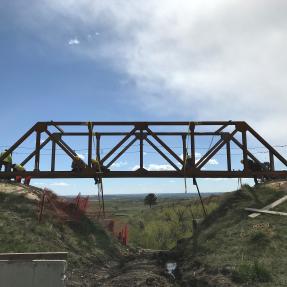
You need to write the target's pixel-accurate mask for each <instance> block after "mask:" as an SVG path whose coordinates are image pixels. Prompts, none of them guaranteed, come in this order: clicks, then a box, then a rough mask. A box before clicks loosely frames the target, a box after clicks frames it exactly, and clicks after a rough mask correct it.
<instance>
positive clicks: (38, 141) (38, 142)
mask: <svg viewBox="0 0 287 287" xmlns="http://www.w3.org/2000/svg"><path fill="white" fill-rule="evenodd" d="M40 145H41V131H39V130H38V129H37V131H36V149H35V150H36V154H35V165H34V170H35V171H39V170H40V168H39V167H40Z"/></svg>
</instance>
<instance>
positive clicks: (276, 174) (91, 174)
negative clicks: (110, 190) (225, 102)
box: [0, 169, 287, 179]
mask: <svg viewBox="0 0 287 287" xmlns="http://www.w3.org/2000/svg"><path fill="white" fill-rule="evenodd" d="M17 175H19V176H23V177H25V176H31V177H32V178H95V177H99V176H100V177H102V178H185V177H186V178H254V177H257V178H261V177H268V178H272V179H284V178H286V179H287V171H265V172H253V171H201V170H198V171H186V172H184V171H146V170H141V171H140V170H138V171H109V172H104V173H97V172H95V171H94V170H92V169H87V170H84V171H82V172H73V171H52V172H51V171H30V172H1V173H0V178H2V179H7V178H13V177H15V176H17Z"/></svg>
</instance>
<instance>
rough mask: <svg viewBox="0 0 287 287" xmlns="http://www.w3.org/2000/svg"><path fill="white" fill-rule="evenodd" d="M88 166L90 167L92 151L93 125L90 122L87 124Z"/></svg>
mask: <svg viewBox="0 0 287 287" xmlns="http://www.w3.org/2000/svg"><path fill="white" fill-rule="evenodd" d="M88 129H89V135H88V166H89V167H92V153H93V126H92V123H89V124H88Z"/></svg>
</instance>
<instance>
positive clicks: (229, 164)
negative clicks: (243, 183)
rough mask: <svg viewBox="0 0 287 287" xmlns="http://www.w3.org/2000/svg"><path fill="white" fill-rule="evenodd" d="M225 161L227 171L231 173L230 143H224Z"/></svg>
mask: <svg viewBox="0 0 287 287" xmlns="http://www.w3.org/2000/svg"><path fill="white" fill-rule="evenodd" d="M226 160H227V169H228V171H231V154H230V141H228V142H227V143H226Z"/></svg>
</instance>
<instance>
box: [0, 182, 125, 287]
mask: <svg viewBox="0 0 287 287" xmlns="http://www.w3.org/2000/svg"><path fill="white" fill-rule="evenodd" d="M7 189H10V190H13V189H15V185H7V184H3V183H1V184H0V214H1V216H0V234H1V235H0V252H47V251H67V252H69V256H68V268H69V274H68V278H69V281H70V282H72V281H73V282H74V283H73V284H74V285H73V286H86V285H85V284H84V281H85V278H87V277H89V274H87V270H88V269H89V268H91V267H92V268H93V271H92V272H93V273H95V272H94V270H95V269H99V268H102V267H104V266H106V265H107V264H109V262H115V261H118V260H119V259H120V257H121V255H120V248H121V247H120V246H119V244H118V243H117V242H116V241H114V240H113V239H112V238H111V237H110V236H109V235H107V233H106V232H105V231H104V230H103V229H102V227H101V226H100V225H98V224H96V223H94V222H92V221H90V220H89V219H88V218H87V217H85V216H83V217H82V218H81V220H80V221H77V222H73V221H69V222H68V221H61V220H59V218H58V217H57V216H56V214H55V213H54V212H53V211H52V210H50V211H49V210H45V215H44V218H43V222H42V223H38V220H37V210H38V205H37V202H35V201H32V200H30V199H27V198H26V197H24V196H23V195H19V194H17V192H15V193H4V192H3V191H4V190H5V191H7ZM1 191H2V192H1ZM83 272H85V277H84V278H81V276H82V273H83ZM89 279H90V278H89ZM76 281H78V282H82V283H81V285H76V283H75V282H76Z"/></svg>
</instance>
